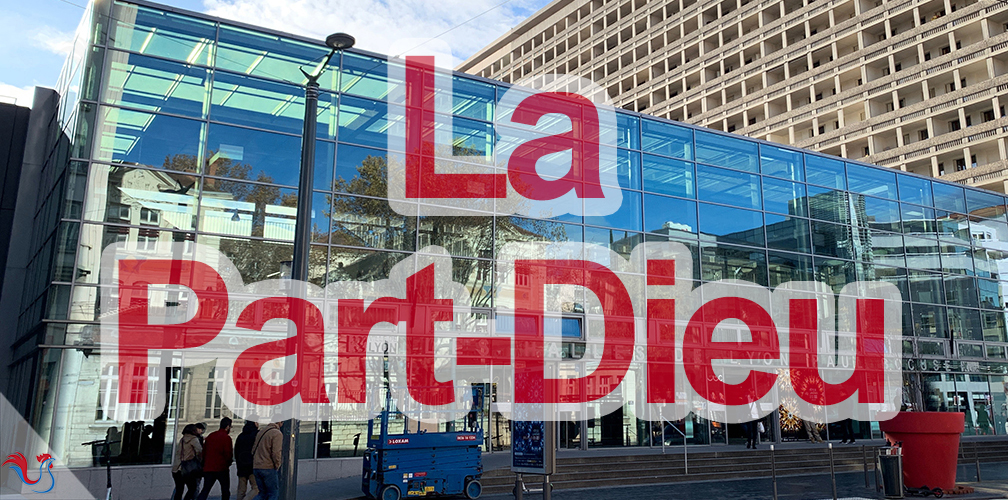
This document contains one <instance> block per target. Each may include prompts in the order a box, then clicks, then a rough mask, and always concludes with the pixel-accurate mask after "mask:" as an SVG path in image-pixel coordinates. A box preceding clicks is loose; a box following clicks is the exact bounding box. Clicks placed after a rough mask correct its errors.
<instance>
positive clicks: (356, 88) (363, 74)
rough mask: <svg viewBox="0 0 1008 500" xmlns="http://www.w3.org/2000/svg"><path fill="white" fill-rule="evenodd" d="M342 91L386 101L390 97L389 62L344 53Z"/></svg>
mask: <svg viewBox="0 0 1008 500" xmlns="http://www.w3.org/2000/svg"><path fill="white" fill-rule="evenodd" d="M340 78H341V80H340V89H341V90H342V91H343V92H348V93H351V94H355V95H359V96H364V97H369V98H371V99H379V100H380V99H385V97H386V96H387V95H388V92H389V87H388V62H387V61H386V60H385V59H379V58H376V57H369V56H365V55H362V54H355V53H352V52H344V53H343V67H342V75H341V77H340Z"/></svg>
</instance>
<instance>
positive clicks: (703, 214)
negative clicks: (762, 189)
mask: <svg viewBox="0 0 1008 500" xmlns="http://www.w3.org/2000/svg"><path fill="white" fill-rule="evenodd" d="M699 219H700V220H699V222H700V234H701V235H709V236H715V237H716V240H717V241H725V242H730V243H743V244H749V245H758V246H763V244H764V242H765V240H764V228H763V214H762V213H760V212H755V211H752V210H742V209H740V208H731V207H723V206H720V205H709V204H707V203H700V204H699Z"/></svg>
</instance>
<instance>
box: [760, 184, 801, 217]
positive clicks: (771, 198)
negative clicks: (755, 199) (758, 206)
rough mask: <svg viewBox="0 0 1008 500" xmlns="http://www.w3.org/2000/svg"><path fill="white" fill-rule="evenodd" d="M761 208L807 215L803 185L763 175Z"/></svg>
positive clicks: (769, 210)
mask: <svg viewBox="0 0 1008 500" xmlns="http://www.w3.org/2000/svg"><path fill="white" fill-rule="evenodd" d="M763 208H764V210H766V211H768V212H777V213H781V214H789V215H800V216H802V217H808V197H806V196H805V185H804V184H800V183H797V182H789V181H782V180H778V179H773V178H770V177H764V178H763Z"/></svg>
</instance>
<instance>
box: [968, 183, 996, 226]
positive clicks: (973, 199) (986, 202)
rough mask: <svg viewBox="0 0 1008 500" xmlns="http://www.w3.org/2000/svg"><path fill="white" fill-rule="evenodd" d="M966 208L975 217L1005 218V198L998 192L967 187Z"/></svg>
mask: <svg viewBox="0 0 1008 500" xmlns="http://www.w3.org/2000/svg"><path fill="white" fill-rule="evenodd" d="M966 209H967V210H968V212H967V213H969V214H970V215H972V216H975V217H984V218H987V219H997V220H999V221H1004V220H1005V217H1004V216H1005V199H1004V197H1002V196H1001V195H999V194H995V193H989V192H985V191H977V190H975V189H967V190H966Z"/></svg>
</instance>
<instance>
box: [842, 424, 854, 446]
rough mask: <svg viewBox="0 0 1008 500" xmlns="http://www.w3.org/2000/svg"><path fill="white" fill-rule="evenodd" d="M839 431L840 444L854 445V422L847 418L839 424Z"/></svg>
mask: <svg viewBox="0 0 1008 500" xmlns="http://www.w3.org/2000/svg"><path fill="white" fill-rule="evenodd" d="M840 431H841V432H842V435H843V440H842V441H840V442H841V443H850V444H854V420H852V419H849V418H848V419H845V420H843V421H842V422H840Z"/></svg>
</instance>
